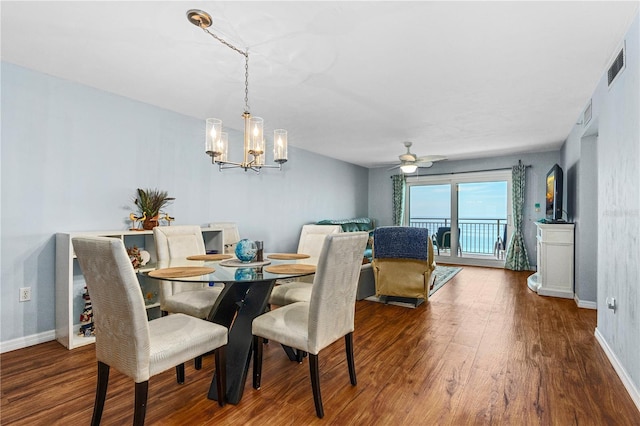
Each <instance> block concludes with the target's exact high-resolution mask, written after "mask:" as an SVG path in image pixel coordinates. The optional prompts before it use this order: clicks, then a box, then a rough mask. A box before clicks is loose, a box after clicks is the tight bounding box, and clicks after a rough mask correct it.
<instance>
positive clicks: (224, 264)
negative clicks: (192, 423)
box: [147, 255, 317, 404]
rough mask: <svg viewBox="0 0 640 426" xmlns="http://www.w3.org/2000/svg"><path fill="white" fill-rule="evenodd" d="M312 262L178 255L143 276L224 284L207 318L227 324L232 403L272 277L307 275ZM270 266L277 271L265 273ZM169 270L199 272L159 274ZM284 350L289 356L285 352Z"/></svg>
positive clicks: (242, 379) (237, 398) (211, 394)
mask: <svg viewBox="0 0 640 426" xmlns="http://www.w3.org/2000/svg"><path fill="white" fill-rule="evenodd" d="M274 257H276V256H275V255H274ZM316 261H317V259H313V258H304V259H275V258H274V259H270V258H269V255H266V256H265V261H264V262H253V263H247V264H240V262H239V261H238V260H237V259H235V258H233V259H225V260H215V261H208V260H188V259H185V258H180V259H170V260H169V261H166V262H158V263H157V264H156V266H155V269H154V270H152V271H150V272H147V274H148V275H147V276H149V277H150V278H153V279H158V280H163V281H179V282H182V283H194V284H195V283H208V284H209V285H224V288H223V289H222V292H221V293H220V296H219V297H218V298H217V299H216V302H215V304H214V305H213V307H212V309H211V312H210V313H209V317H208V318H207V319H208V320H209V321H212V322H215V323H216V324H220V325H223V326H225V327H227V328H228V329H229V339H228V343H227V350H226V358H227V359H226V361H227V363H226V364H227V402H229V403H231V404H237V403H238V402H240V400H241V399H242V393H243V391H244V384H245V381H246V377H247V372H248V370H249V362H250V360H251V354H252V341H253V336H252V333H251V325H252V322H253V319H254V318H256V317H257V316H258V315H261V314H262V313H264V312H265V310H266V309H267V306H268V303H269V296H270V295H271V290H272V289H273V287H274V285H275V283H276V280H283V279H290V278H296V277H301V276H304V275H311V274H313V273H314V272H315V264H316ZM236 265H237V266H236ZM203 268H205V269H203ZM211 269H213V271H210V270H211ZM273 269H275V270H278V272H277V273H274V272H270V270H273ZM171 271H176V272H178V271H194V272H193V273H198V272H199V273H200V275H193V276H180V275H184V274H185V273H187V272H184V273H175V274H174V275H175V276H172V274H171V273H164V272H171ZM187 275H188V273H187ZM285 350H286V348H285ZM287 355H288V356H289V357H290V358H291V354H290V353H287ZM208 397H209V399H213V400H217V399H218V395H217V390H216V386H215V375H214V376H213V377H212V379H211V386H210V387H209V393H208Z"/></svg>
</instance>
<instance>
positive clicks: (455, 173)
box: [389, 164, 533, 179]
mask: <svg viewBox="0 0 640 426" xmlns="http://www.w3.org/2000/svg"><path fill="white" fill-rule="evenodd" d="M524 167H526V168H527V169H528V168H529V167H533V165H531V164H525V166H524ZM506 170H512V168H511V167H503V168H501V169H484V170H469V171H467V172H449V173H436V174H432V175H420V176H447V175H461V174H465V173H480V172H502V171H506ZM409 177H418V176H409ZM389 179H393V176H389Z"/></svg>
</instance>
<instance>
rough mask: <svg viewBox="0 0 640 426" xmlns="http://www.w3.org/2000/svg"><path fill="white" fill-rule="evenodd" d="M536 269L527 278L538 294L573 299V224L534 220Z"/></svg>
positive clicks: (529, 284) (532, 288) (531, 287)
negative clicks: (535, 229)
mask: <svg viewBox="0 0 640 426" xmlns="http://www.w3.org/2000/svg"><path fill="white" fill-rule="evenodd" d="M536 227H537V235H536V248H537V260H538V262H537V263H538V272H536V273H535V274H533V275H531V276H530V277H529V278H528V279H527V285H528V286H529V288H530V289H531V290H533V291H535V292H537V293H538V294H539V295H541V296H554V297H564V298H566V299H573V298H574V292H573V257H574V255H573V253H574V235H573V234H574V224H572V223H536Z"/></svg>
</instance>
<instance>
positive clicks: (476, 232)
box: [409, 217, 507, 256]
mask: <svg viewBox="0 0 640 426" xmlns="http://www.w3.org/2000/svg"><path fill="white" fill-rule="evenodd" d="M506 224H507V219H474V218H470V219H458V227H459V228H460V245H461V246H462V253H463V254H464V253H468V254H480V255H491V256H493V255H496V252H495V249H496V245H495V244H496V241H497V240H498V237H500V240H502V241H503V240H504V236H505V225H506ZM409 226H412V227H415V228H427V229H428V230H429V234H431V235H433V234H436V233H437V232H438V228H440V227H447V226H448V227H450V226H451V220H450V219H442V218H430V217H412V218H410V219H409ZM504 244H505V245H506V242H504Z"/></svg>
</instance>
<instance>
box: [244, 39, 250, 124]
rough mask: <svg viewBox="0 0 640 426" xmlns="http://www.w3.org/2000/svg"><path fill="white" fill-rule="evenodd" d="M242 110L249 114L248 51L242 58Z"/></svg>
mask: <svg viewBox="0 0 640 426" xmlns="http://www.w3.org/2000/svg"><path fill="white" fill-rule="evenodd" d="M244 110H245V111H246V112H249V51H248V50H247V54H246V55H245V56H244Z"/></svg>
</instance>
